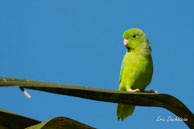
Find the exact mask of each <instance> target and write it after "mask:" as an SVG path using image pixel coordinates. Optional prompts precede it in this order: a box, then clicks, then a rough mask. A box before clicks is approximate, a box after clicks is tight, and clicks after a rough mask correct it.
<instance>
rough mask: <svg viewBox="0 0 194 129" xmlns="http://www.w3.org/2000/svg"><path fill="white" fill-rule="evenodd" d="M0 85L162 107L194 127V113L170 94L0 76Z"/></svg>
mask: <svg viewBox="0 0 194 129" xmlns="http://www.w3.org/2000/svg"><path fill="white" fill-rule="evenodd" d="M0 86H20V87H23V88H28V89H34V90H40V91H46V92H50V93H56V94H63V95H69V96H75V97H81V98H86V99H92V100H98V101H105V102H113V103H123V104H130V105H136V106H149V107H162V108H165V109H167V110H169V111H171V112H173V113H174V114H176V115H177V116H178V117H180V118H184V119H187V121H184V122H185V123H186V124H187V126H189V127H190V128H194V114H193V113H192V112H191V111H190V110H189V109H188V108H187V107H186V106H185V105H184V104H183V103H182V102H181V101H180V100H178V99H177V98H175V97H173V96H171V95H168V94H152V93H129V92H124V91H116V90H104V89H96V88H89V87H81V86H74V85H63V84H55V83H48V82H40V81H31V80H25V79H16V78H0Z"/></svg>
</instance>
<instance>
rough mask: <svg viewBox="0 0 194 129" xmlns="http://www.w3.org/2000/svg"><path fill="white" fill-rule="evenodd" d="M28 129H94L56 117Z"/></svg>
mask: <svg viewBox="0 0 194 129" xmlns="http://www.w3.org/2000/svg"><path fill="white" fill-rule="evenodd" d="M26 129H94V128H93V127H89V126H87V125H84V124H82V123H80V122H77V121H75V120H72V119H69V118H65V117H56V118H54V119H51V120H48V121H45V122H42V123H39V124H37V125H33V126H30V127H28V128H26Z"/></svg>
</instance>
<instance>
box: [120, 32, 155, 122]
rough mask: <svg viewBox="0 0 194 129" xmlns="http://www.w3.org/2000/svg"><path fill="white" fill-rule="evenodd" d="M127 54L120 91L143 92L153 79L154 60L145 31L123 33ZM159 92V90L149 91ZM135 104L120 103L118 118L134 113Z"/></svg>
mask: <svg viewBox="0 0 194 129" xmlns="http://www.w3.org/2000/svg"><path fill="white" fill-rule="evenodd" d="M123 39H124V46H125V47H126V48H127V51H126V54H125V56H124V58H123V62H122V65H121V70H120V79H119V91H129V92H141V91H144V89H145V88H146V86H147V85H148V84H149V83H150V82H151V80H152V74H153V62H152V56H151V47H150V44H149V41H148V39H147V37H146V35H145V34H144V32H143V31H142V30H140V29H137V28H132V29H128V30H127V31H125V32H124V34H123ZM148 92H149V93H157V91H152V90H151V91H148ZM134 110H135V106H133V105H126V104H118V105H117V119H118V120H120V119H121V120H124V119H126V118H127V117H128V116H130V115H132V113H133V112H134Z"/></svg>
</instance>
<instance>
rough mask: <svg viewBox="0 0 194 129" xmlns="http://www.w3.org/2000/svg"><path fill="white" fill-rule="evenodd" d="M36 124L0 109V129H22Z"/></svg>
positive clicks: (34, 121) (36, 122)
mask: <svg viewBox="0 0 194 129" xmlns="http://www.w3.org/2000/svg"><path fill="white" fill-rule="evenodd" d="M38 123H40V122H39V121H37V120H33V119H31V118H28V117H25V116H21V115H18V114H15V113H12V112H9V111H6V110H3V109H0V129H24V128H26V127H28V126H31V125H35V124H38Z"/></svg>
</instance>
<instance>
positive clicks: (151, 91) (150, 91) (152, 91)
mask: <svg viewBox="0 0 194 129" xmlns="http://www.w3.org/2000/svg"><path fill="white" fill-rule="evenodd" d="M143 92H144V93H155V94H157V93H158V91H154V90H149V91H143Z"/></svg>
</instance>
